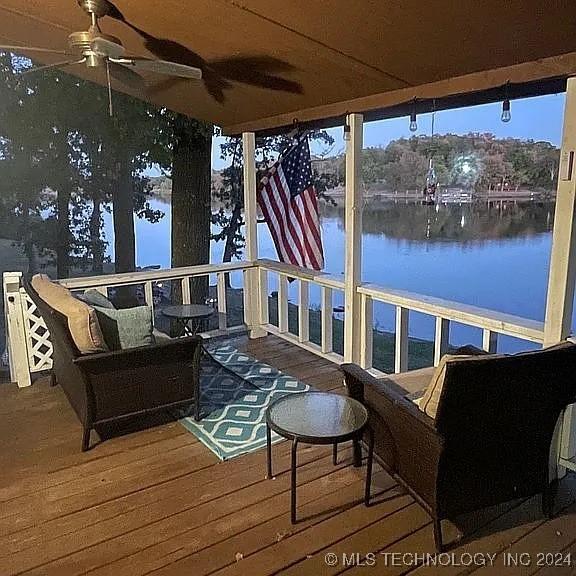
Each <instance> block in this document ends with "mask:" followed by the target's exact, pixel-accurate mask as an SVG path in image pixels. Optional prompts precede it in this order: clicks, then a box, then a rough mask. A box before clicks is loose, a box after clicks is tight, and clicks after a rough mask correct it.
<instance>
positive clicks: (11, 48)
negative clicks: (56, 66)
mask: <svg viewBox="0 0 576 576" xmlns="http://www.w3.org/2000/svg"><path fill="white" fill-rule="evenodd" d="M0 50H1V51H8V52H37V53H39V54H40V53H44V54H60V55H62V56H77V54H70V52H66V51H65V50H52V49H51V48H36V47H34V46H8V45H5V44H2V45H0Z"/></svg>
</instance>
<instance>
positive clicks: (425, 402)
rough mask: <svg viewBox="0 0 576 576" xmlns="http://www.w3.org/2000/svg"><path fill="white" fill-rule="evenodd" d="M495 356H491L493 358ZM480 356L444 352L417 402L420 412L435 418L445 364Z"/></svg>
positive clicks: (444, 373)
mask: <svg viewBox="0 0 576 576" xmlns="http://www.w3.org/2000/svg"><path fill="white" fill-rule="evenodd" d="M495 357H496V356H491V359H492V358H495ZM478 358H482V357H479V356H477V355H473V356H470V355H463V354H459V355H452V354H444V356H442V358H441V359H440V363H439V364H438V366H437V367H436V369H435V370H434V374H433V376H432V379H431V380H430V384H429V385H428V387H427V388H426V392H424V396H422V398H421V400H420V402H418V407H419V408H420V410H422V412H424V413H425V414H427V415H428V416H430V418H436V413H437V412H438V404H439V403H440V396H441V394H442V388H443V387H444V379H445V377H446V365H447V364H449V363H452V362H467V361H468V360H471V359H476V360H477V359H478Z"/></svg>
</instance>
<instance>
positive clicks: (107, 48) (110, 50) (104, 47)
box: [90, 36, 125, 58]
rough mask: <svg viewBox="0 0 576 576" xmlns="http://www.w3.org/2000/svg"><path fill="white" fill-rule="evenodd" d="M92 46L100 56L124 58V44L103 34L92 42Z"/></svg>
mask: <svg viewBox="0 0 576 576" xmlns="http://www.w3.org/2000/svg"><path fill="white" fill-rule="evenodd" d="M90 48H91V49H92V50H93V51H94V52H96V54H98V55H99V56H105V57H108V58H122V56H124V52H125V50H124V46H122V45H121V44H116V42H112V41H111V40H108V39H106V38H102V37H101V36H97V37H96V38H94V40H92V42H90Z"/></svg>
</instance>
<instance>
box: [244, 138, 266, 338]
mask: <svg viewBox="0 0 576 576" xmlns="http://www.w3.org/2000/svg"><path fill="white" fill-rule="evenodd" d="M242 150H243V155H244V222H245V226H244V229H245V235H246V258H247V260H250V262H256V260H258V230H257V225H256V219H257V218H258V209H257V203H256V161H255V156H256V138H255V136H254V133H253V132H244V133H243V134H242ZM258 281H259V275H258V268H250V269H248V270H246V271H245V272H244V319H245V322H246V324H247V326H248V329H249V331H250V338H261V337H262V336H266V334H267V333H266V332H265V331H264V330H263V329H262V328H261V326H260V314H259V309H258V306H259V303H260V294H259V289H258Z"/></svg>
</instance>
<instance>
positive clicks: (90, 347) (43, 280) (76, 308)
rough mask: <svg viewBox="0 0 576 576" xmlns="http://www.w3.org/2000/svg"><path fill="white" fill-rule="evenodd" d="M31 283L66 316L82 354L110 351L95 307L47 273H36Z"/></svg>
mask: <svg viewBox="0 0 576 576" xmlns="http://www.w3.org/2000/svg"><path fill="white" fill-rule="evenodd" d="M31 283H32V287H33V288H34V290H36V292H38V295H39V296H40V298H42V300H44V302H46V304H48V306H51V307H52V308H54V310H56V311H57V312H60V314H63V315H64V316H66V318H67V319H68V329H69V330H70V334H71V335H72V340H74V344H76V348H78V350H79V351H80V353H81V354H93V353H94V352H107V351H108V346H106V342H105V341H104V336H103V335H102V330H101V329H100V324H99V323H98V318H97V317H96V312H95V310H94V308H91V307H90V306H88V304H86V303H85V302H82V301H80V300H78V299H77V298H74V296H72V294H71V292H70V291H69V290H68V289H67V288H65V287H64V286H61V285H60V284H56V283H55V282H52V280H50V278H49V277H48V276H46V274H36V276H34V277H33V278H32V282H31Z"/></svg>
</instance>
